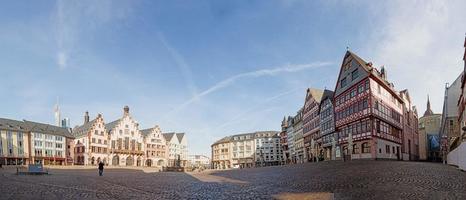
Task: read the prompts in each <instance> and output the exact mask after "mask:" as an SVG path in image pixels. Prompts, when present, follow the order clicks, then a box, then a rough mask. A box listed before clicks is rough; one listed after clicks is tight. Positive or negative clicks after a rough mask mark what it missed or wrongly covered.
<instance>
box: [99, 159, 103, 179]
mask: <svg viewBox="0 0 466 200" xmlns="http://www.w3.org/2000/svg"><path fill="white" fill-rule="evenodd" d="M103 173H104V163H103V162H100V163H99V176H102V174H103Z"/></svg>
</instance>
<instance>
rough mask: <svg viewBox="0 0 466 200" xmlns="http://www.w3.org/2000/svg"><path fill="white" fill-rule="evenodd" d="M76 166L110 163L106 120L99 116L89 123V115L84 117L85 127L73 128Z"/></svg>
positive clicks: (86, 114)
mask: <svg viewBox="0 0 466 200" xmlns="http://www.w3.org/2000/svg"><path fill="white" fill-rule="evenodd" d="M73 135H74V137H75V140H74V147H75V148H74V164H75V165H98V164H99V163H100V162H103V163H104V164H106V165H107V164H108V163H109V158H108V155H109V145H108V143H109V140H108V139H109V135H108V132H107V130H106V129H105V122H104V118H103V117H102V115H101V114H98V115H97V117H96V118H95V119H93V120H92V121H89V113H88V112H86V113H85V115H84V121H83V125H81V126H76V127H75V128H73Z"/></svg>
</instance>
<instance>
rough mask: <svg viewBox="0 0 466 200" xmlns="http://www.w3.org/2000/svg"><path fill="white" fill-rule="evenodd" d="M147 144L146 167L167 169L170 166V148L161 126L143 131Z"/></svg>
mask: <svg viewBox="0 0 466 200" xmlns="http://www.w3.org/2000/svg"><path fill="white" fill-rule="evenodd" d="M141 133H142V135H143V137H144V144H145V147H146V149H145V158H146V162H145V166H147V167H152V166H157V167H165V166H167V164H168V159H167V158H168V155H166V154H167V152H168V147H167V141H166V140H165V137H164V136H163V135H162V131H161V130H160V127H159V126H155V127H154V128H149V129H144V130H141Z"/></svg>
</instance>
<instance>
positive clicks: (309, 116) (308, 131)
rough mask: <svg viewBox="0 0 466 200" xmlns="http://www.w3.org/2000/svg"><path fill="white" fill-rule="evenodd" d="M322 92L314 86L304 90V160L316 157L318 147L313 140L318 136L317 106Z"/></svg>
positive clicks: (315, 158)
mask: <svg viewBox="0 0 466 200" xmlns="http://www.w3.org/2000/svg"><path fill="white" fill-rule="evenodd" d="M323 93H324V91H322V90H319V89H314V88H309V89H307V91H306V99H305V101H304V109H303V138H304V139H303V140H304V149H305V154H304V159H305V160H306V161H315V160H317V157H318V147H317V143H316V142H315V141H316V140H317V138H318V136H319V130H320V115H319V107H320V101H321V99H322V95H323Z"/></svg>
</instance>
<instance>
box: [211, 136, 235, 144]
mask: <svg viewBox="0 0 466 200" xmlns="http://www.w3.org/2000/svg"><path fill="white" fill-rule="evenodd" d="M232 138H233V136H226V137H224V138H222V139H220V140H217V141H216V142H214V143H213V144H212V146H213V145H216V144H221V143H225V142H230V141H231V139H232Z"/></svg>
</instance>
